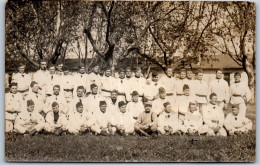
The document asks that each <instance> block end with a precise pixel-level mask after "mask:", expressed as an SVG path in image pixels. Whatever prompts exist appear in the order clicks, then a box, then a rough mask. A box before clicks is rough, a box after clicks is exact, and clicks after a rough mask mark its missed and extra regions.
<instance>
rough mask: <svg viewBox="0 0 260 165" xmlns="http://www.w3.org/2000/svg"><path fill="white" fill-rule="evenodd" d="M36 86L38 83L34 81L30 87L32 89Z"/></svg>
mask: <svg viewBox="0 0 260 165" xmlns="http://www.w3.org/2000/svg"><path fill="white" fill-rule="evenodd" d="M35 84H38V83H37V82H36V81H32V82H31V84H30V87H31V88H32V87H33V86H34V85H35Z"/></svg>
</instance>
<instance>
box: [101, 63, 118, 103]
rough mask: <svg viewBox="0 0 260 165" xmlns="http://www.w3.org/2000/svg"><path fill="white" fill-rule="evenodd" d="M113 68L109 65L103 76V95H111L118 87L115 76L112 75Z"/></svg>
mask: <svg viewBox="0 0 260 165" xmlns="http://www.w3.org/2000/svg"><path fill="white" fill-rule="evenodd" d="M111 74H112V72H111V68H109V67H107V68H106V70H105V76H103V77H102V80H101V82H102V88H101V91H102V92H101V93H102V96H104V97H106V98H108V97H110V94H111V92H112V91H113V90H114V89H116V87H115V85H116V81H115V78H114V77H112V76H111Z"/></svg>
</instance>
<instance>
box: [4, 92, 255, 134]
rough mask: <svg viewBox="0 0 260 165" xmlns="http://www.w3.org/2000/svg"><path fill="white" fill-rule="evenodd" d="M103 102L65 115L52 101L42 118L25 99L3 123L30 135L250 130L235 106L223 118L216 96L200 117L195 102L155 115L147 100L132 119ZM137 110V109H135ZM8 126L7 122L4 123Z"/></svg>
mask: <svg viewBox="0 0 260 165" xmlns="http://www.w3.org/2000/svg"><path fill="white" fill-rule="evenodd" d="M107 104H108V103H107V101H104V100H101V101H99V109H98V110H96V111H93V112H88V111H86V110H85V108H84V106H85V105H84V104H82V102H77V103H76V105H75V107H73V110H72V111H70V112H69V113H68V114H65V113H64V112H63V111H62V109H61V107H60V106H59V104H58V103H57V102H55V101H54V102H52V103H51V107H52V111H49V112H48V113H47V115H46V116H45V118H44V117H43V116H42V115H41V114H40V113H39V112H38V111H37V110H35V103H34V102H33V101H32V100H27V110H26V111H22V112H21V113H19V114H18V115H15V116H14V115H12V114H6V115H7V116H6V121H8V120H12V119H15V120H14V132H17V133H21V134H27V135H34V134H38V133H39V132H48V133H54V134H56V135H61V134H66V133H69V134H82V133H86V132H91V133H93V134H95V135H114V134H115V133H118V134H121V135H125V136H127V135H129V134H132V135H134V134H135V133H138V134H141V135H146V136H147V135H148V134H157V133H158V134H166V135H171V134H189V135H194V134H198V135H201V134H206V135H207V136H215V135H216V136H227V135H234V134H240V133H247V132H248V131H250V130H251V129H252V122H251V121H250V120H249V119H247V118H246V117H243V116H240V115H238V114H239V105H238V104H232V112H231V113H229V114H228V115H227V116H226V118H225V116H224V112H223V110H222V108H221V107H220V106H218V105H217V95H216V94H215V93H212V94H211V95H210V102H209V104H208V105H207V106H206V107H205V108H204V109H203V111H202V114H201V113H200V112H199V110H197V106H196V103H195V102H189V105H188V112H187V113H185V115H184V116H183V115H180V114H179V113H178V112H176V111H175V110H174V108H173V107H174V105H171V103H170V102H168V101H167V102H165V103H164V104H163V106H164V109H163V111H161V112H159V113H155V112H153V111H152V106H153V104H152V103H151V102H150V101H147V102H145V103H144V111H143V112H141V113H139V115H137V117H135V115H134V113H132V112H130V111H128V110H127V106H126V103H125V102H124V101H120V102H118V105H117V106H118V108H119V110H114V111H113V110H111V109H108V108H107ZM136 111H138V110H136ZM7 124H8V123H7Z"/></svg>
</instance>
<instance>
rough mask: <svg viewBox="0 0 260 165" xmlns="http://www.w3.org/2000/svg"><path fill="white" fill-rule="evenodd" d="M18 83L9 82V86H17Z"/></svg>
mask: <svg viewBox="0 0 260 165" xmlns="http://www.w3.org/2000/svg"><path fill="white" fill-rule="evenodd" d="M17 85H18V84H17V83H16V82H12V83H11V84H10V87H12V86H17Z"/></svg>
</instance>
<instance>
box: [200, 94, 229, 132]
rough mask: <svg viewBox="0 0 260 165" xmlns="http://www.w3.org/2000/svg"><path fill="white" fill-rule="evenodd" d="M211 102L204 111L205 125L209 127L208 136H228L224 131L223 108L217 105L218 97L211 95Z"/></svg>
mask: <svg viewBox="0 0 260 165" xmlns="http://www.w3.org/2000/svg"><path fill="white" fill-rule="evenodd" d="M209 98H210V102H209V104H208V105H207V106H205V108H204V109H203V112H202V114H203V120H204V123H205V124H206V125H207V126H208V127H209V130H208V133H207V135H208V136H215V135H217V136H227V132H226V130H225V129H224V127H223V125H224V118H225V117H224V112H223V110H222V107H220V106H218V104H217V95H216V94H215V93H211V94H210V96H209Z"/></svg>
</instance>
